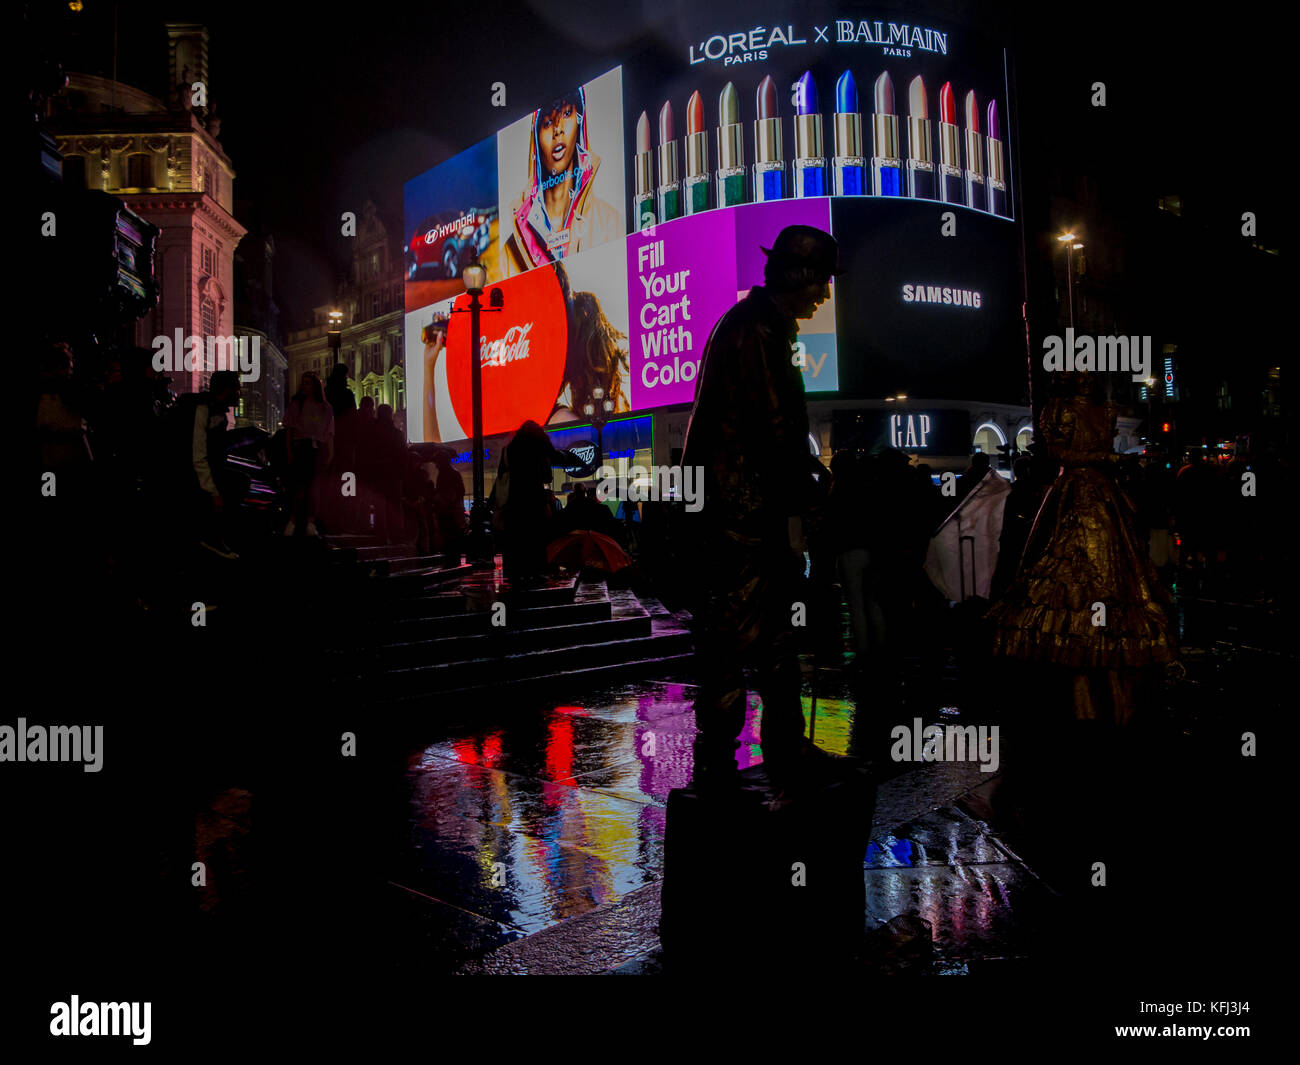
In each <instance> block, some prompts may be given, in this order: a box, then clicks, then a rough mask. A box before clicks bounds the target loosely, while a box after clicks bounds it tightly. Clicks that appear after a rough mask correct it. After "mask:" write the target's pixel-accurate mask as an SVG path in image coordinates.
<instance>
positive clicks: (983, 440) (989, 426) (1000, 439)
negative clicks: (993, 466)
mask: <svg viewBox="0 0 1300 1065" xmlns="http://www.w3.org/2000/svg"><path fill="white" fill-rule="evenodd" d="M1006 442H1007V436H1006V434H1005V433H1004V432H1003V431H1002V430H1001V429H1000V428H998V426H997V425H996V424H994V423H993V422H984V423H983V424H982V425H981V426H980V427H979V428H978V429H976V430H975V450H976V451H982V452H983V453H984V454H986V455H992V456H994V457H996V456H997V454H998V446H999V445H1001V444H1005V443H1006Z"/></svg>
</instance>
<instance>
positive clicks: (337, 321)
mask: <svg viewBox="0 0 1300 1065" xmlns="http://www.w3.org/2000/svg"><path fill="white" fill-rule="evenodd" d="M329 318H330V327H329V332H328V333H327V334H326V335H327V336H328V337H329V343H330V351H332V352H334V361H335V362H338V361H339V348H340V346H341V345H342V342H343V312H342V311H330V315H329ZM331 369H333V367H331Z"/></svg>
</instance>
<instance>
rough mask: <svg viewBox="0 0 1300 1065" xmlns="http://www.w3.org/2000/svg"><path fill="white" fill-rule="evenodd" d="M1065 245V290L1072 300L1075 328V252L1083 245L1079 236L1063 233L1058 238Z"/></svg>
mask: <svg viewBox="0 0 1300 1065" xmlns="http://www.w3.org/2000/svg"><path fill="white" fill-rule="evenodd" d="M1056 239H1057V240H1058V241H1060V242H1061V243H1062V244H1064V245H1065V291H1066V298H1067V299H1068V300H1069V301H1070V328H1071V329H1073V328H1074V253H1075V252H1076V251H1079V250H1080V249H1081V248H1082V247H1083V245H1082V244H1080V243H1078V240H1079V238H1078V237H1076V236H1075V235H1074V234H1073V233H1062V234H1061V235H1060V236H1059V237H1057V238H1056Z"/></svg>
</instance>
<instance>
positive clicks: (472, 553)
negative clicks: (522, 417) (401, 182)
mask: <svg viewBox="0 0 1300 1065" xmlns="http://www.w3.org/2000/svg"><path fill="white" fill-rule="evenodd" d="M461 278H462V279H463V280H464V282H465V291H466V292H468V293H469V343H470V357H471V359H472V361H471V362H470V369H471V376H470V402H471V404H472V407H473V422H474V502H473V503H472V504H471V506H470V511H469V543H468V545H467V550H466V555H467V556H468V557H469V559H470V561H471V562H472V563H473V564H474V565H486V566H491V565H493V564H494V562H495V549H494V547H493V544H492V525H491V522H490V520H489V519H488V512H487V503H486V502H484V499H483V358H482V355H483V353H482V351H481V344H482V334H481V331H480V328H479V315H480V314H482V313H484V312H485V311H486V312H490V311H499V310H500V309H501V306H502V302H503V299H502V293H501V290H500V289H493V290H492V295H491V298H490V300H489V302H490V304H491V306H489V307H484V306H483V302H482V300H481V298H480V297H481V296H482V295H483V286H484V285H485V284H486V283H487V270H485V269H484V268H483V267H482V266H480V265H479V264H478V263H471V264H470V265H469V266H467V267H465V269H464V270H463V271H461ZM453 313H464V312H463V311H460V310H457V311H455V312H453Z"/></svg>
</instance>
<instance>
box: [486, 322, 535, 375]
mask: <svg viewBox="0 0 1300 1065" xmlns="http://www.w3.org/2000/svg"><path fill="white" fill-rule="evenodd" d="M532 328H533V323H532V322H529V323H528V324H527V325H512V326H511V327H510V328H509V329H507V330H506V335H505V336H503V337H502V338H501V339H500V340H494V341H492V342H491V343H488V340H487V338H486V337H484V338H483V340H482V342H481V344H480V346H479V357H480V358H481V359H482V361H483V362H482V364H483V366H485V367H487V366H504V365H505V364H506V363H508V362H515V361H516V360H517V359H526V358H528V333H529V331H530V330H531V329H532Z"/></svg>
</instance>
